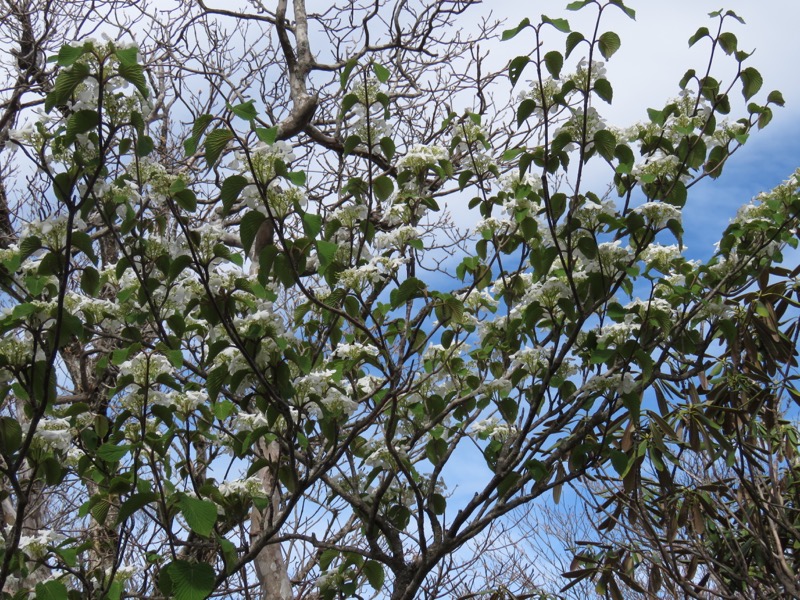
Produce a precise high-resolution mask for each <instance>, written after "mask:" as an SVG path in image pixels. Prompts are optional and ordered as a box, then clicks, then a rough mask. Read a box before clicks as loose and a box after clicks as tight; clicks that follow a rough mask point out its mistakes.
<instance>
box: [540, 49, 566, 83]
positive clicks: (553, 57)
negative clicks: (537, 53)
mask: <svg viewBox="0 0 800 600" xmlns="http://www.w3.org/2000/svg"><path fill="white" fill-rule="evenodd" d="M544 66H545V67H546V68H547V72H548V73H550V75H552V76H553V79H558V76H559V75H560V74H561V67H563V66H564V57H563V56H562V54H561V52H557V51H556V50H552V51H550V52H548V53H547V54H545V55H544Z"/></svg>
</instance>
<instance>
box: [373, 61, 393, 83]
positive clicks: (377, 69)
mask: <svg viewBox="0 0 800 600" xmlns="http://www.w3.org/2000/svg"><path fill="white" fill-rule="evenodd" d="M372 71H373V73H375V77H377V78H378V81H380V82H381V83H386V82H387V81H389V77H390V76H391V73H390V72H389V69H387V68H386V67H384V66H383V65H380V64H378V63H372Z"/></svg>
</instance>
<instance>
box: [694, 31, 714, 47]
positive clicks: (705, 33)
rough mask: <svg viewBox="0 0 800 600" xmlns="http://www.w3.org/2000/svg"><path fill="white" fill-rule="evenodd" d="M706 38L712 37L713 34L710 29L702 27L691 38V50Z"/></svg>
mask: <svg viewBox="0 0 800 600" xmlns="http://www.w3.org/2000/svg"><path fill="white" fill-rule="evenodd" d="M704 37H711V34H710V33H709V31H708V27H700V28H699V29H698V30H697V31H695V32H694V35H692V37H690V38H689V47H690V48H691V47H692V46H694V45H695V44H696V43H697V42H699V41H700V40H702V39H703V38H704Z"/></svg>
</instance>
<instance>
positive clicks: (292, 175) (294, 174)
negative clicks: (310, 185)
mask: <svg viewBox="0 0 800 600" xmlns="http://www.w3.org/2000/svg"><path fill="white" fill-rule="evenodd" d="M284 177H286V179H288V180H289V181H291V182H292V183H293V184H295V185H296V186H298V187H302V186H304V185H305V184H306V172H305V171H287V172H286V173H284Z"/></svg>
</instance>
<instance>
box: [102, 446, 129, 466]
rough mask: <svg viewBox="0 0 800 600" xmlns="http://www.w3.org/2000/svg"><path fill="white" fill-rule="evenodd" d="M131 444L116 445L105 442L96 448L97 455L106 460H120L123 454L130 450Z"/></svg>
mask: <svg viewBox="0 0 800 600" xmlns="http://www.w3.org/2000/svg"><path fill="white" fill-rule="evenodd" d="M132 448H133V446H131V445H130V444H123V445H121V446H117V445H116V444H112V443H110V442H107V443H105V444H103V445H102V446H100V447H99V448H98V449H97V450H96V453H97V457H98V458H100V459H102V460H105V461H107V462H116V461H118V460H120V459H121V458H122V457H123V456H125V455H126V454H127V453H128V452H130V451H131V449H132Z"/></svg>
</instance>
